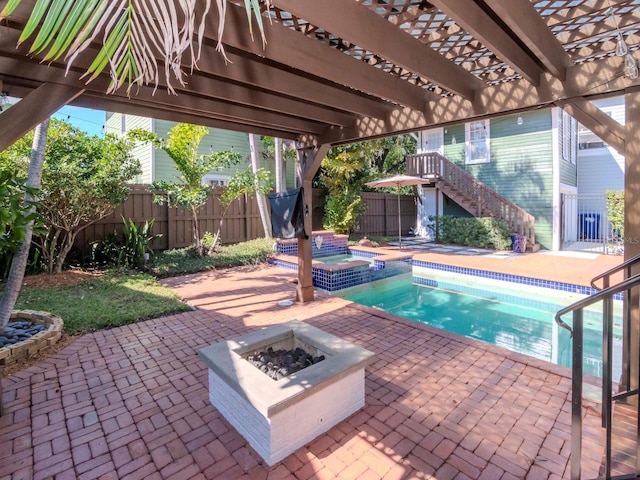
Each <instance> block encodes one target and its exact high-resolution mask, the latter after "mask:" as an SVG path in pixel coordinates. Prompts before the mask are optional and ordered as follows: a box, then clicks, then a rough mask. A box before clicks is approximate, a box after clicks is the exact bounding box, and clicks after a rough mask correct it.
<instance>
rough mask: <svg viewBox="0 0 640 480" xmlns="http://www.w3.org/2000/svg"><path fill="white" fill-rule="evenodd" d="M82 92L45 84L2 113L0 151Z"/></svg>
mask: <svg viewBox="0 0 640 480" xmlns="http://www.w3.org/2000/svg"><path fill="white" fill-rule="evenodd" d="M82 92H83V91H82V89H79V88H74V87H69V86H66V85H54V84H50V83H45V84H43V85H41V86H39V87H38V88H37V89H35V90H33V91H32V92H31V93H30V94H29V95H27V96H26V97H24V98H23V99H22V100H20V101H19V102H18V103H16V104H15V105H13V106H12V107H11V108H9V109H7V110H6V111H4V112H2V113H1V114H0V151H2V150H4V149H5V148H7V147H9V146H10V145H12V144H13V143H15V142H16V141H17V140H19V139H20V138H21V137H23V136H24V135H25V134H27V133H28V132H29V131H31V130H33V129H34V128H35V127H36V126H37V125H38V124H40V123H42V122H43V121H44V120H46V119H47V118H49V117H50V116H51V115H53V114H54V113H55V112H57V111H58V110H59V109H60V107H63V106H65V105H66V104H67V103H69V102H71V101H72V100H73V99H75V98H76V97H78V96H79V95H81V94H82Z"/></svg>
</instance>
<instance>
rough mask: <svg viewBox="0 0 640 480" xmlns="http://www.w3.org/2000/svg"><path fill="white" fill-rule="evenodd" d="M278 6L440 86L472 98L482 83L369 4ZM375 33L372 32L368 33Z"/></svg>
mask: <svg viewBox="0 0 640 480" xmlns="http://www.w3.org/2000/svg"><path fill="white" fill-rule="evenodd" d="M272 2H273V4H274V5H276V6H277V7H279V8H281V9H283V10H285V11H287V12H290V13H292V14H294V15H295V16H297V17H299V18H302V19H304V20H307V21H308V22H311V23H312V24H313V25H316V26H318V27H321V28H323V29H324V30H326V31H327V32H331V33H333V34H335V35H338V36H339V37H340V38H343V39H345V40H348V41H350V42H352V43H354V44H356V45H358V46H359V47H362V48H363V49H365V50H368V51H370V52H375V53H376V54H377V55H380V56H381V57H382V58H384V59H385V60H387V61H389V62H391V63H393V64H395V65H398V66H400V67H402V68H406V69H407V70H409V71H410V72H412V73H415V74H417V75H419V76H420V77H422V78H426V79H429V80H431V81H432V82H434V83H436V84H438V85H440V86H441V87H442V88H444V89H446V90H449V91H451V92H455V93H457V94H458V95H461V96H462V97H464V98H466V99H468V100H471V99H473V97H474V92H475V90H477V89H480V88H482V87H484V83H483V82H482V81H481V80H479V79H478V78H477V77H475V76H474V75H472V74H471V73H469V72H468V71H467V70H465V69H464V68H462V67H460V66H458V65H456V64H455V63H453V62H451V61H449V60H447V59H446V58H445V57H443V56H442V55H440V54H439V53H437V52H436V51H435V50H433V49H432V48H431V47H429V46H428V45H425V44H423V43H422V42H420V41H419V40H417V39H415V38H414V37H412V36H411V35H409V34H408V33H406V32H404V31H402V30H399V29H398V28H396V27H395V26H394V25H393V24H392V23H391V22H388V21H387V20H385V19H384V18H382V17H380V16H379V15H377V14H376V13H375V12H373V11H372V10H370V9H369V8H368V7H366V6H364V5H362V4H360V3H358V2H354V1H347V2H345V1H344V0H323V1H322V2H318V1H317V0H272ZM372 31H375V32H377V35H371V32H372Z"/></svg>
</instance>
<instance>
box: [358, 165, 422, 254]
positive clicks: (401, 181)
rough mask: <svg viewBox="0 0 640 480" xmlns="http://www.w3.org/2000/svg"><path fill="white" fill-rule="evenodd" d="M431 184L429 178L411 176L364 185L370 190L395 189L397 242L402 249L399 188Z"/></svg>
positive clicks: (401, 176)
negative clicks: (370, 188)
mask: <svg viewBox="0 0 640 480" xmlns="http://www.w3.org/2000/svg"><path fill="white" fill-rule="evenodd" d="M426 183H431V179H429V178H420V177H412V176H411V175H394V176H393V177H387V178H381V179H380V180H374V181H373V182H369V183H367V184H366V185H367V186H368V187H372V188H383V187H396V192H397V193H398V242H399V244H400V248H401V249H402V224H401V215H400V187H411V186H413V185H424V184H426Z"/></svg>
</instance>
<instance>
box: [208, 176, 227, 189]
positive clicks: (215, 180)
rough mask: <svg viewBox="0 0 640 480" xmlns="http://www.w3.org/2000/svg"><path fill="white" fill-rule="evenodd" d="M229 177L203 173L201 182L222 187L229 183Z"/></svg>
mask: <svg viewBox="0 0 640 480" xmlns="http://www.w3.org/2000/svg"><path fill="white" fill-rule="evenodd" d="M230 178H231V177H229V176H227V175H205V176H204V177H202V183H204V184H205V185H208V186H210V187H223V186H225V185H229V179H230Z"/></svg>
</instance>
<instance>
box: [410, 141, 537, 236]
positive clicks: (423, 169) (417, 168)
mask: <svg viewBox="0 0 640 480" xmlns="http://www.w3.org/2000/svg"><path fill="white" fill-rule="evenodd" d="M405 161H406V167H405V168H406V172H407V175H416V176H424V175H435V176H436V178H437V179H438V181H439V182H442V183H443V184H445V185H448V186H450V187H451V188H453V189H455V190H456V191H457V192H459V193H460V194H461V195H462V196H464V197H465V198H467V199H468V200H469V201H471V202H474V203H476V215H477V216H491V217H493V218H495V219H497V220H503V221H505V222H506V223H507V224H508V225H509V228H510V229H511V231H512V232H513V233H517V234H519V235H524V236H525V237H527V240H528V242H529V243H530V244H531V245H534V244H535V241H536V240H535V237H536V236H535V217H534V216H533V215H531V214H530V213H529V212H527V211H526V210H524V209H522V208H520V207H519V206H517V205H516V204H515V203H513V202H511V201H510V200H507V199H506V198H504V197H503V196H502V195H500V194H499V193H497V192H496V191H494V190H492V189H491V188H489V187H487V186H486V185H485V184H484V183H482V182H481V181H480V180H478V179H477V178H475V177H474V176H473V175H471V174H469V173H468V172H467V171H466V170H464V169H462V168H460V167H458V166H457V165H456V164H455V163H453V162H451V161H450V160H448V159H447V158H446V157H444V156H442V155H440V154H439V153H437V152H427V153H418V154H415V155H408V156H407V157H406V159H405Z"/></svg>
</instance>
